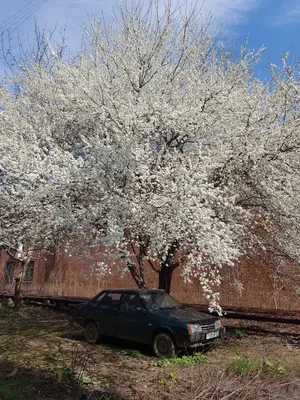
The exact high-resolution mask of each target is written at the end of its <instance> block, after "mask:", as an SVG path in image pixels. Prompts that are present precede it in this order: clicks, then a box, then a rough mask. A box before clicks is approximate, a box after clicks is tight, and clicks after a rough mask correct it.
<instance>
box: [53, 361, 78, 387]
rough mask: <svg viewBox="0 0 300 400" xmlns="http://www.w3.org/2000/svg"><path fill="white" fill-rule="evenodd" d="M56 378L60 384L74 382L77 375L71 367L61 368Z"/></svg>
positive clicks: (57, 371)
mask: <svg viewBox="0 0 300 400" xmlns="http://www.w3.org/2000/svg"><path fill="white" fill-rule="evenodd" d="M55 378H56V380H57V382H58V383H64V382H74V380H75V378H76V374H75V372H74V370H73V369H72V368H71V367H69V366H65V365H63V366H59V367H58V368H57V369H56V371H55Z"/></svg>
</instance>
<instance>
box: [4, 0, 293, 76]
mask: <svg viewBox="0 0 300 400" xmlns="http://www.w3.org/2000/svg"><path fill="white" fill-rule="evenodd" d="M0 1H1V6H2V7H1V13H0V32H1V31H2V29H3V28H8V27H10V30H11V38H12V46H13V47H14V46H16V43H17V37H18V35H19V36H20V37H21V38H22V39H25V38H26V37H27V36H28V37H29V38H31V37H32V33H33V27H34V17H35V18H36V19H37V21H38V23H39V25H40V26H44V25H45V24H46V25H47V27H48V28H49V29H51V28H53V27H54V26H55V24H58V25H59V26H66V28H67V36H68V38H69V46H70V47H71V48H72V49H75V48H76V46H78V45H79V43H80V26H79V25H80V23H81V22H83V21H84V20H85V19H86V18H87V15H90V14H95V13H101V12H103V14H104V16H105V17H106V18H107V19H108V20H110V19H111V14H112V12H113V7H114V6H115V5H116V2H117V0H48V1H47V2H46V3H45V4H43V1H45V0H13V1H12V0H0ZM144 1H145V2H146V3H147V2H148V0H144ZM159 1H160V2H161V3H162V4H163V2H164V0H159ZM187 1H188V2H189V1H192V0H187ZM179 2H180V1H179ZM174 3H177V0H176V1H174ZM197 3H198V4H199V5H200V4H202V1H200V0H198V2H197ZM39 5H41V7H40V8H39V9H38V10H36V12H35V13H34V14H33V15H32V16H31V17H30V18H28V19H27V20H26V21H24V22H23V23H22V24H21V25H20V26H19V27H18V28H17V29H15V28H16V25H17V24H18V23H19V22H21V21H17V20H16V19H14V20H11V21H9V22H15V25H12V24H11V23H9V22H8V23H7V24H6V25H5V26H3V23H4V22H5V21H6V20H7V19H8V18H9V17H11V16H12V15H13V14H14V13H16V12H17V11H18V10H20V9H21V8H22V7H27V8H26V9H24V10H23V11H24V12H25V11H26V10H30V7H32V9H34V8H35V7H36V8H37V7H38V6H39ZM209 12H212V14H213V16H214V19H215V24H216V25H217V26H222V27H223V28H224V29H225V30H226V31H227V34H228V35H229V36H230V37H231V38H236V40H237V42H238V43H239V44H242V43H244V42H245V40H246V38H247V37H248V38H249V44H250V47H251V48H259V47H260V46H262V45H264V46H265V47H266V50H265V52H264V56H263V60H262V63H261V65H260V67H259V68H258V69H257V74H260V76H261V77H262V78H264V77H265V76H267V68H266V66H267V63H268V61H271V62H273V63H275V64H276V63H278V62H279V58H280V56H281V55H282V54H283V53H284V52H285V51H289V52H290V55H291V57H292V61H297V60H300V45H299V40H298V35H299V33H300V0H206V1H205V2H204V4H203V6H202V13H203V14H206V13H209ZM22 16H23V19H25V18H26V16H27V15H26V13H25V14H22ZM14 29H15V30H14ZM3 34H4V37H5V36H6V34H7V31H5V32H4V33H3ZM1 73H3V65H1V61H0V75H1Z"/></svg>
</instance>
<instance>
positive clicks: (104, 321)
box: [96, 292, 122, 336]
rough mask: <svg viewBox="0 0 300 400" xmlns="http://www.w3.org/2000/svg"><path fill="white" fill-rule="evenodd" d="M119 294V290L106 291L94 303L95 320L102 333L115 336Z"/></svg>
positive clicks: (118, 312)
mask: <svg viewBox="0 0 300 400" xmlns="http://www.w3.org/2000/svg"><path fill="white" fill-rule="evenodd" d="M121 296H122V293H119V292H107V293H106V295H105V296H104V297H103V298H102V299H101V300H100V301H99V302H98V304H97V305H96V308H97V316H96V321H97V323H98V326H99V329H100V332H101V333H102V334H103V335H108V336H117V333H118V324H117V322H118V319H119V318H120V309H119V306H120V299H121Z"/></svg>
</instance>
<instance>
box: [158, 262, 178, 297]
mask: <svg viewBox="0 0 300 400" xmlns="http://www.w3.org/2000/svg"><path fill="white" fill-rule="evenodd" d="M174 269H175V268H174V267H173V266H172V265H169V264H168V263H167V262H164V263H162V265H161V269H160V271H159V281H158V282H159V283H158V289H163V290H165V291H166V292H167V293H170V291H171V283H172V274H173V271H174Z"/></svg>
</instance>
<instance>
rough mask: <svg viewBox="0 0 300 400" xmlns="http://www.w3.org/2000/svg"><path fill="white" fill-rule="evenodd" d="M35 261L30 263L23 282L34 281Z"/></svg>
mask: <svg viewBox="0 0 300 400" xmlns="http://www.w3.org/2000/svg"><path fill="white" fill-rule="evenodd" d="M33 271H34V261H30V262H29V264H28V265H27V268H26V271H25V273H24V277H23V282H27V283H31V282H32V281H33Z"/></svg>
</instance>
